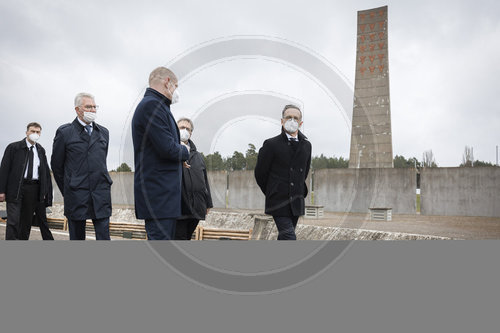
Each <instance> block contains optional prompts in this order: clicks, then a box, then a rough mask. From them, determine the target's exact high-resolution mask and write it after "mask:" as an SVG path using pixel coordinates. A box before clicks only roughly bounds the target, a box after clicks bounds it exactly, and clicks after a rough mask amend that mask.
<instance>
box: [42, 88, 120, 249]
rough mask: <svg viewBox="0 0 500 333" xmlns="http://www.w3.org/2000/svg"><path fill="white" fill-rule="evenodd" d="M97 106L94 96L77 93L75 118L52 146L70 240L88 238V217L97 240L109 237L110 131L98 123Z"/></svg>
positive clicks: (53, 166) (58, 131)
mask: <svg viewBox="0 0 500 333" xmlns="http://www.w3.org/2000/svg"><path fill="white" fill-rule="evenodd" d="M97 109H98V106H97V105H96V104H95V99H94V96H92V95H91V94H87V93H80V94H78V95H76V97H75V111H76V119H75V120H74V121H73V122H72V123H70V124H65V125H62V126H61V127H59V128H58V129H57V132H56V136H55V138H54V144H53V147H52V158H51V166H52V172H53V173H54V178H55V180H56V183H57V186H58V187H59V190H60V191H61V194H62V195H63V197H64V215H65V216H66V217H67V219H68V227H69V237H70V239H71V240H84V239H85V224H86V220H87V219H92V222H93V224H94V229H95V236H96V239H97V240H109V239H110V237H109V217H110V216H111V184H112V183H113V182H112V181H111V177H110V176H109V173H108V167H107V165H106V157H107V155H108V144H109V132H108V130H107V129H106V128H105V127H104V126H102V125H98V124H97V123H96V122H95V119H96V115H97Z"/></svg>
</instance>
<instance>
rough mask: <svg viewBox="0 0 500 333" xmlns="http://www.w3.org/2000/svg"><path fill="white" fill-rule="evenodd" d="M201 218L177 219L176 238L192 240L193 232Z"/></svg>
mask: <svg viewBox="0 0 500 333" xmlns="http://www.w3.org/2000/svg"><path fill="white" fill-rule="evenodd" d="M198 222H200V220H197V219H182V220H177V225H176V226H175V239H176V240H191V237H192V236H193V232H194V231H195V229H196V227H197V226H198Z"/></svg>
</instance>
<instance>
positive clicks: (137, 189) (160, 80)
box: [132, 67, 189, 240]
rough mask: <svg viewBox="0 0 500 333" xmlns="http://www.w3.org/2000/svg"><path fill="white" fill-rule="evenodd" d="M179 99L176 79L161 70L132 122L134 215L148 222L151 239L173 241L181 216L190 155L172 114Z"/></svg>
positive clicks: (151, 78)
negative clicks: (184, 167)
mask: <svg viewBox="0 0 500 333" xmlns="http://www.w3.org/2000/svg"><path fill="white" fill-rule="evenodd" d="M177 99H178V92H177V77H176V76H175V74H174V73H173V72H172V71H170V70H169V69H168V68H165V67H158V68H156V69H155V70H153V71H152V72H151V74H150V75H149V88H147V89H146V92H145V94H144V98H143V99H142V101H141V102H140V103H139V105H137V108H136V109H135V113H134V117H133V119H132V140H133V143H134V163H135V173H134V200H135V214H136V217H137V218H138V219H144V220H145V228H146V233H147V235H148V239H149V240H172V239H174V237H175V225H176V219H177V218H178V217H179V216H180V215H181V180H182V162H183V161H186V160H187V159H188V158H189V152H188V150H187V148H186V146H185V144H184V145H183V144H182V143H181V142H180V138H179V129H178V128H177V124H176V123H175V119H174V116H173V115H172V112H171V111H170V105H171V104H172V103H175V102H176V101H177Z"/></svg>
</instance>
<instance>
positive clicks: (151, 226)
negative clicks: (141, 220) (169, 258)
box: [145, 219, 177, 240]
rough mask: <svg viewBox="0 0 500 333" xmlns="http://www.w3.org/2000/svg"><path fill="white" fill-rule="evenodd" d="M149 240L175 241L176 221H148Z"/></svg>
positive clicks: (147, 232)
mask: <svg viewBox="0 0 500 333" xmlns="http://www.w3.org/2000/svg"><path fill="white" fill-rule="evenodd" d="M145 222H146V234H147V235H148V240H174V238H175V225H176V223H177V221H176V220H175V219H146V220H145Z"/></svg>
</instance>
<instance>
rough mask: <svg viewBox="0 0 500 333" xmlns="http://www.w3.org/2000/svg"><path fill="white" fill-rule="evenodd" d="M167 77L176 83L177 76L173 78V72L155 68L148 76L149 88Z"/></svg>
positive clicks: (164, 68) (163, 68)
mask: <svg viewBox="0 0 500 333" xmlns="http://www.w3.org/2000/svg"><path fill="white" fill-rule="evenodd" d="M167 77H169V78H171V79H172V80H173V81H175V82H177V76H175V74H174V72H172V71H171V70H170V69H168V68H166V67H157V68H155V69H154V70H153V71H152V72H151V74H149V86H151V85H152V84H154V83H155V82H157V81H160V80H165V79H166V78H167Z"/></svg>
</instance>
